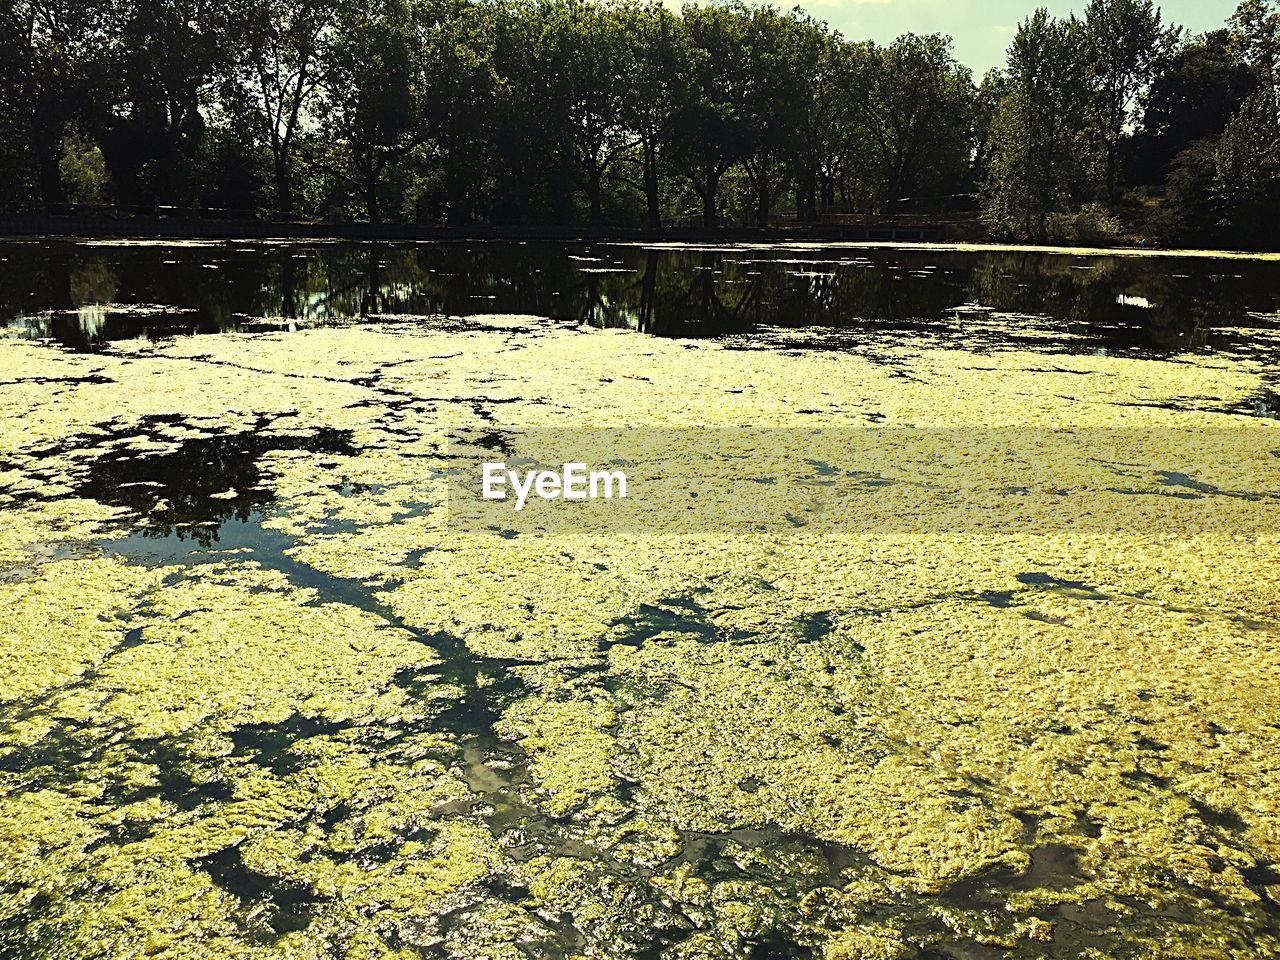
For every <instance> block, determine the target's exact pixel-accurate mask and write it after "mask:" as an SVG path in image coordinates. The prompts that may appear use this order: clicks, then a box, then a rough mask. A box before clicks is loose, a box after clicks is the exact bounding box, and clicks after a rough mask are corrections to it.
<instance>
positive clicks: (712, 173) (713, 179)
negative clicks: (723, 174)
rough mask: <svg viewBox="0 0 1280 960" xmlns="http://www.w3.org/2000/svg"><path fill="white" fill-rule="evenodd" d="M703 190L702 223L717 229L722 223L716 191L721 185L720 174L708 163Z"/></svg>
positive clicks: (709, 227)
mask: <svg viewBox="0 0 1280 960" xmlns="http://www.w3.org/2000/svg"><path fill="white" fill-rule="evenodd" d="M703 169H704V172H705V174H706V176H705V177H704V179H703V181H702V182H703V184H704V187H703V190H702V225H703V226H704V227H706V228H707V229H709V230H711V229H715V228H716V227H718V226H719V225H720V217H719V214H718V212H717V210H716V191H717V189H718V188H719V186H720V174H719V173H717V172H716V170H715V168H714V167H712V166H711V165H709V164H708V165H707V166H705V167H704V168H703Z"/></svg>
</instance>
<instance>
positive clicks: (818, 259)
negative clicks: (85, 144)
mask: <svg viewBox="0 0 1280 960" xmlns="http://www.w3.org/2000/svg"><path fill="white" fill-rule="evenodd" d="M3 249H4V252H5V254H6V256H5V257H4V258H0V324H7V325H8V326H9V327H10V328H11V329H12V330H14V331H16V332H18V333H19V334H25V335H27V336H33V337H51V338H53V339H55V340H57V341H59V342H61V343H63V344H66V345H68V346H71V347H74V348H77V349H92V348H94V347H96V346H99V345H102V344H105V343H110V342H111V341H115V340H123V339H133V338H138V337H152V338H158V337H166V336H173V335H175V334H198V333H216V332H219V331H230V330H242V331H260V330H291V329H295V328H296V327H297V326H298V325H300V324H326V323H339V322H346V321H350V320H351V319H353V318H363V319H396V318H412V317H423V316H432V315H447V316H454V317H457V316H469V315H473V314H478V313H517V314H533V315H538V316H545V317H551V318H553V319H556V320H561V321H566V322H574V323H582V324H587V325H591V326H597V327H623V328H631V329H635V330H640V331H643V332H646V333H651V334H655V335H659V336H679V337H698V336H719V335H723V334H732V333H756V334H762V335H763V336H761V343H762V344H763V345H767V344H768V342H769V339H770V331H776V330H779V329H788V328H790V329H798V328H825V329H826V330H827V331H828V332H829V333H830V334H831V336H828V337H816V338H811V340H810V341H809V342H807V343H795V342H792V343H791V345H792V346H807V347H823V346H826V347H834V348H837V349H838V348H841V347H842V346H847V345H848V344H849V342H850V341H849V338H850V337H853V338H855V340H856V342H866V341H868V340H869V341H871V342H879V341H886V342H891V343H896V342H924V343H934V344H936V343H942V344H949V343H954V344H963V345H966V346H970V347H973V348H975V349H988V348H1009V347H1016V348H1019V349H1026V350H1032V351H1038V352H1045V353H1063V352H1067V353H1072V352H1088V351H1095V350H1103V351H1107V352H1130V351H1138V352H1144V353H1147V352H1149V353H1160V354H1170V353H1181V352H1188V351H1191V352H1197V351H1205V350H1212V351H1227V352H1230V351H1233V350H1250V351H1257V350H1258V349H1267V350H1272V351H1274V347H1266V346H1265V344H1263V345H1260V344H1259V343H1258V342H1257V341H1258V339H1259V338H1256V337H1255V336H1254V335H1253V334H1254V333H1255V332H1256V331H1259V330H1267V331H1274V330H1275V329H1276V328H1277V325H1278V321H1277V308H1278V307H1280V299H1278V297H1277V293H1276V291H1277V290H1280V282H1278V281H1280V264H1276V263H1271V262H1265V261H1249V260H1232V261H1220V260H1214V259H1209V258H1201V259H1195V258H1138V257H1126V256H1098V257H1078V256H1069V255H1048V254H1036V253H1023V252H1006V251H949V250H946V249H938V250H893V249H875V248H869V247H856V246H839V245H836V246H825V247H815V246H808V245H805V246H794V245H787V244H775V245H768V246H765V245H761V246H724V247H716V248H705V249H703V248H698V249H688V248H678V247H676V248H661V249H657V248H645V247H643V246H636V245H625V244H563V243H464V242H439V243H419V244H398V245H397V244H350V243H346V244H312V245H308V244H296V243H289V244H272V243H261V244H254V245H252V246H245V245H244V244H242V243H235V242H227V243H214V244H205V245H200V246H195V247H191V246H173V247H166V246H146V247H136V246H128V245H114V246H113V245H107V246H86V245H80V244H75V243H71V242H64V241H52V240H50V241H45V242H43V243H40V244H19V245H12V244H11V245H7V246H5V247H4V248H3ZM1267 403H1268V400H1267V398H1266V397H1263V398H1261V399H1260V400H1259V404H1260V405H1263V406H1265V405H1266V404H1267Z"/></svg>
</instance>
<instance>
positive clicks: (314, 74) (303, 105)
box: [224, 0, 337, 217]
mask: <svg viewBox="0 0 1280 960" xmlns="http://www.w3.org/2000/svg"><path fill="white" fill-rule="evenodd" d="M233 9H234V13H233V19H234V27H233V31H232V35H233V37H234V40H235V47H236V53H235V59H234V63H233V65H232V69H231V70H230V71H229V77H228V80H229V81H230V82H229V83H228V84H227V86H226V88H225V89H224V96H225V97H227V98H229V99H234V100H238V101H241V102H243V103H244V104H246V105H247V107H248V110H249V112H250V114H251V115H252V116H253V117H254V118H255V120H256V121H257V124H258V126H259V127H260V130H261V131H262V132H263V134H264V139H265V140H266V142H267V145H268V146H269V147H270V149H271V167H272V174H273V179H272V182H273V185H274V187H275V212H276V213H277V214H278V215H280V216H283V217H291V216H293V214H294V212H295V211H294V188H293V167H294V159H295V158H294V154H295V152H296V151H295V147H296V144H297V140H298V136H299V134H300V133H301V132H302V129H303V124H304V123H305V122H306V121H307V120H308V118H309V108H310V107H311V105H312V103H313V101H314V99H315V96H316V94H317V92H318V90H319V87H320V80H321V71H322V69H323V64H324V62H325V59H326V56H327V47H328V44H329V43H330V42H331V41H332V27H333V22H334V18H335V16H336V12H337V11H336V0H239V2H238V3H236V5H235V7H234V8H233Z"/></svg>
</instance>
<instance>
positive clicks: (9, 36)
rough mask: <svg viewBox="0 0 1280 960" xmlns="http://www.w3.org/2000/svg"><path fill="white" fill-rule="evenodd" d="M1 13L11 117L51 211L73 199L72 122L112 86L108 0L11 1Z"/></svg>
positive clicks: (81, 116)
mask: <svg viewBox="0 0 1280 960" xmlns="http://www.w3.org/2000/svg"><path fill="white" fill-rule="evenodd" d="M3 11H4V12H3V16H0V30H3V31H4V36H3V38H2V39H0V47H3V49H4V52H5V53H6V54H7V56H8V57H10V58H11V59H10V62H9V64H8V65H7V68H8V71H9V73H10V77H9V79H10V81H11V85H8V90H7V91H6V92H5V93H4V94H3V95H2V96H3V97H4V100H5V101H6V103H7V106H8V112H10V114H11V120H10V122H11V124H12V125H13V127H15V128H16V130H18V131H21V134H22V136H24V137H25V138H26V139H27V140H28V141H29V142H30V144H31V153H32V155H33V160H34V165H35V167H36V182H37V187H38V191H39V195H40V200H41V202H42V203H43V205H44V209H45V210H46V212H50V213H56V212H61V211H62V210H63V208H64V206H65V204H66V193H65V191H64V189H63V185H62V173H61V162H62V150H63V142H64V139H65V137H66V135H67V130H68V128H69V126H70V125H71V124H72V123H73V122H75V121H76V120H77V119H83V118H84V117H85V114H86V111H87V108H88V107H89V105H90V103H91V102H92V100H93V99H94V98H93V97H91V93H92V92H93V91H96V90H100V89H101V88H102V87H103V85H104V74H105V70H106V60H107V51H108V48H109V46H110V44H111V43H112V33H111V31H110V29H109V23H108V18H107V15H108V13H109V5H108V3H107V2H106V0H102V2H96V0H9V2H8V3H6V4H5V5H4V7H3Z"/></svg>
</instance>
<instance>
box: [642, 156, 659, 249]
mask: <svg viewBox="0 0 1280 960" xmlns="http://www.w3.org/2000/svg"><path fill="white" fill-rule="evenodd" d="M644 197H645V203H646V205H647V206H648V208H649V226H650V227H651V228H653V229H654V230H656V229H658V228H659V227H661V226H662V208H661V205H660V204H659V202H658V201H659V197H658V151H657V150H656V149H655V148H654V146H653V144H651V143H646V144H645V145H644Z"/></svg>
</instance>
